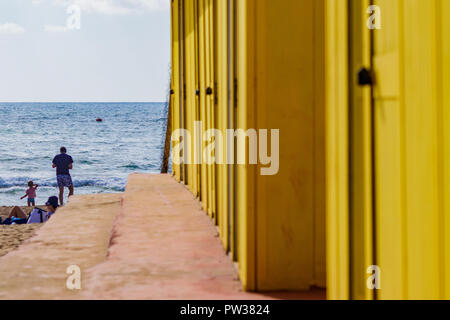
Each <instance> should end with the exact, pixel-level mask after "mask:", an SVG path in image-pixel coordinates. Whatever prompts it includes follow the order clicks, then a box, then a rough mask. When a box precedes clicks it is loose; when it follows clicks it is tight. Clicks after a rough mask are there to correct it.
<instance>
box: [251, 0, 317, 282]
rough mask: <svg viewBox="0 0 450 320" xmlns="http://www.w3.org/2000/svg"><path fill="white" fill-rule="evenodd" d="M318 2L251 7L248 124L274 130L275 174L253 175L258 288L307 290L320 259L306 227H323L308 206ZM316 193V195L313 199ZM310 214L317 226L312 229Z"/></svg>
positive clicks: (313, 180)
mask: <svg viewBox="0 0 450 320" xmlns="http://www.w3.org/2000/svg"><path fill="white" fill-rule="evenodd" d="M319 4H320V1H310V0H296V1H282V2H275V1H269V0H267V1H265V0H259V1H258V2H257V4H256V17H257V18H256V29H257V33H256V34H255V37H256V44H255V48H256V51H255V52H256V53H257V54H256V55H255V63H256V70H255V73H256V79H257V83H256V88H255V106H256V108H257V110H256V124H257V128H268V129H280V144H279V147H280V168H279V172H278V173H277V174H276V175H273V176H263V175H261V174H259V172H257V176H256V182H255V183H256V199H257V201H256V213H257V216H256V230H257V232H256V233H257V234H256V237H257V240H256V241H257V288H258V290H274V289H286V290H305V289H308V288H309V287H310V285H312V284H316V283H315V282H316V281H315V279H314V277H315V255H316V254H317V255H323V256H324V255H325V253H324V252H325V249H324V246H325V244H324V243H323V251H322V247H320V248H318V249H317V248H315V244H317V243H316V241H315V233H316V231H317V230H315V229H314V226H316V227H322V228H324V227H325V226H324V224H323V222H324V219H323V220H320V218H321V215H322V214H324V209H323V210H322V211H320V208H321V207H319V206H318V207H316V206H315V196H316V195H315V191H316V189H315V188H316V187H319V186H320V183H321V181H322V180H320V179H316V175H315V172H316V171H315V169H316V166H320V165H321V164H322V162H321V159H320V152H319V150H317V152H316V150H315V149H316V148H320V147H321V145H323V144H321V142H322V140H321V139H320V136H322V137H323V136H324V135H323V134H321V135H318V134H317V133H321V132H323V130H324V123H323V121H318V122H317V123H316V122H315V120H316V116H319V115H320V114H323V113H322V108H323V103H322V102H321V101H323V100H322V99H321V98H322V97H323V87H322V83H317V82H316V80H317V79H320V77H322V75H321V74H320V73H319V72H317V71H316V69H315V67H316V66H317V65H320V63H323V60H320V57H321V56H322V55H321V54H317V53H316V51H315V46H316V45H317V43H316V40H317V39H321V38H323V19H322V24H315V19H314V18H315V6H319ZM299 14H301V18H299ZM317 59H319V61H318V60H317ZM316 63H318V64H316ZM322 78H323V77H322ZM269 137H270V134H269ZM316 138H317V140H318V141H319V142H317V143H316ZM322 155H323V153H322ZM316 156H318V157H319V158H316ZM259 168H261V166H259ZM324 169H325V165H324V164H323V167H322V168H321V171H322V172H323V171H324ZM323 194H324V190H323V191H322V190H319V191H318V193H317V196H319V197H320V196H321V195H323ZM315 209H317V210H315ZM315 217H317V218H318V220H319V221H322V223H317V224H316V225H315V222H316V221H315V220H316V219H315ZM323 235H324V233H323ZM316 249H317V250H316ZM322 262H324V259H322ZM281 270H283V272H280V271H281ZM299 270H301V272H298V271H299Z"/></svg>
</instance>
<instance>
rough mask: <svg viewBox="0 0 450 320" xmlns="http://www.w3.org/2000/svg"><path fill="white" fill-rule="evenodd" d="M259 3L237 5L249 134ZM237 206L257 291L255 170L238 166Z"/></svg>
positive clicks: (242, 254)
mask: <svg viewBox="0 0 450 320" xmlns="http://www.w3.org/2000/svg"><path fill="white" fill-rule="evenodd" d="M258 1H259V0H249V1H237V20H238V23H237V28H238V30H237V32H236V34H237V43H238V45H237V77H238V79H239V81H238V89H237V94H238V106H237V128H240V129H242V130H244V131H247V130H248V129H249V128H254V127H255V121H254V118H255V113H256V111H255V110H256V106H255V91H254V85H255V84H254V81H255V77H254V74H255V73H254V69H255V59H253V57H254V56H255V55H256V46H255V44H254V42H255V34H256V29H255V23H254V19H256V14H255V6H256V4H257V2H258ZM236 170H237V183H236V188H237V192H236V195H237V196H236V206H237V219H238V223H237V228H238V230H237V232H238V253H237V257H238V262H239V275H240V279H241V281H242V285H243V288H244V289H245V290H249V291H253V290H255V289H256V261H255V260H256V252H255V251H256V249H255V247H256V241H255V238H256V236H255V233H256V230H255V216H256V210H255V203H256V199H255V194H256V192H255V189H256V184H255V176H256V167H255V166H251V165H249V164H248V163H247V164H245V165H237V166H236Z"/></svg>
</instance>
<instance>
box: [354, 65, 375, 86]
mask: <svg viewBox="0 0 450 320" xmlns="http://www.w3.org/2000/svg"><path fill="white" fill-rule="evenodd" d="M358 84H359V85H360V86H368V85H372V84H373V78H372V72H370V71H369V70H367V69H366V68H361V69H360V70H359V71H358Z"/></svg>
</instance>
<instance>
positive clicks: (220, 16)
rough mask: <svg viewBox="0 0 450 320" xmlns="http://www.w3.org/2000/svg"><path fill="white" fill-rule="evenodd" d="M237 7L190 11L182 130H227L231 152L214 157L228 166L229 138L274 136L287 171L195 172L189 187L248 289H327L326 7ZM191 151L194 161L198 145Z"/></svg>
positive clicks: (219, 0)
mask: <svg viewBox="0 0 450 320" xmlns="http://www.w3.org/2000/svg"><path fill="white" fill-rule="evenodd" d="M179 1H181V0H179ZM230 1H231V0H216V1H213V0H185V1H183V6H184V10H183V11H182V12H184V15H183V18H184V21H183V26H184V36H183V37H182V38H183V41H182V44H183V45H184V54H183V56H182V59H181V63H184V68H181V69H180V70H184V71H185V74H184V77H181V78H182V82H183V86H184V85H185V86H186V103H185V108H184V109H182V110H184V115H185V120H184V125H183V126H184V127H185V128H186V129H188V130H189V131H191V132H193V131H192V130H193V122H194V121H195V120H197V119H202V120H203V119H204V120H205V125H204V127H203V131H205V130H208V129H210V128H217V129H218V130H220V131H221V132H222V133H223V136H224V138H225V140H224V142H225V144H224V145H223V149H222V150H216V156H217V153H218V152H219V151H221V153H219V154H222V155H223V156H224V158H225V159H226V155H227V153H226V151H227V150H226V146H227V141H226V134H225V133H226V132H225V130H226V129H227V128H232V127H233V126H234V125H236V127H237V128H240V129H244V130H247V129H249V128H254V129H259V128H261V129H269V132H268V133H269V136H268V139H269V140H270V134H271V131H270V130H271V129H280V131H281V135H280V148H281V149H280V150H281V154H280V162H281V167H280V171H279V172H278V174H277V175H274V176H262V175H261V174H260V170H261V169H262V167H260V166H255V165H249V164H247V165H233V166H231V165H226V164H216V165H202V166H200V167H199V166H195V165H187V166H186V167H187V172H186V175H185V179H184V181H185V183H187V185H188V186H189V188H190V189H191V190H192V191H193V193H194V194H198V195H200V198H201V200H202V202H203V207H204V209H205V210H207V211H208V213H209V214H210V215H211V216H212V217H213V218H214V219H215V221H216V222H217V223H218V228H219V233H220V237H221V240H222V242H223V245H224V247H225V249H226V250H227V251H231V253H232V257H233V258H234V259H236V260H237V262H238V265H239V273H240V277H241V280H242V283H243V286H244V288H245V289H247V290H259V291H265V290H283V289H286V290H299V289H308V288H309V287H310V286H312V285H317V286H324V285H325V126H324V121H325V120H324V119H325V112H324V94H323V91H324V84H325V78H324V76H325V70H324V64H323V62H324V59H325V56H324V39H325V38H324V28H323V27H324V23H323V20H324V19H325V15H324V2H322V1H313V0H300V1H299V0H296V1H284V2H282V3H275V2H273V1H267V0H265V1H262V0H259V1H255V0H252V1H233V2H230ZM175 5H176V2H173V6H175ZM234 6H236V9H234ZM229 8H230V9H231V10H230V11H228V9H229ZM174 12H175V13H176V12H177V10H174ZM298 12H301V13H302V17H304V19H298ZM174 19H176V16H175V18H174ZM234 21H235V22H234ZM229 23H232V24H233V25H232V26H231V25H229ZM234 23H235V24H234ZM174 27H175V26H174ZM234 27H236V28H237V32H236V33H234V32H233V28H234ZM305 31H306V32H305ZM229 32H231V33H230V34H229ZM174 35H175V33H174ZM293 38H295V39H296V40H295V41H292V39H293ZM173 46H174V48H175V41H174V43H173ZM230 46H231V47H230ZM229 48H230V49H231V50H230V51H229V50H228V49H229ZM175 59H176V55H175V54H173V60H174V61H173V74H175V77H177V67H178V68H180V66H179V65H178V64H177V62H176V61H175ZM180 74H181V72H178V78H180ZM230 77H231V78H230ZM234 77H235V78H236V79H237V91H234V85H233V84H234V79H233V78H234ZM256 79H257V80H256ZM255 80H256V81H255ZM197 86H198V87H199V88H200V95H199V96H198V97H196V96H195V94H194V92H195V89H196V88H197ZM208 87H210V88H212V90H213V94H212V95H206V88H208ZM234 94H236V95H237V100H236V101H237V104H236V105H235V103H234ZM180 117H182V114H175V115H174V118H176V119H175V120H177V119H178V120H180ZM181 122H182V123H183V119H181ZM204 146H205V144H204ZM190 149H191V150H190V151H191V152H189V153H188V154H189V155H190V156H191V160H192V157H193V153H194V152H195V144H194V143H192V144H191V146H190ZM270 150H271V149H270V143H269V151H270ZM269 156H270V153H269ZM280 191H281V192H280Z"/></svg>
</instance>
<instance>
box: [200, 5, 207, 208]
mask: <svg viewBox="0 0 450 320" xmlns="http://www.w3.org/2000/svg"><path fill="white" fill-rule="evenodd" d="M198 7H199V10H198V26H199V27H198V33H199V39H198V46H199V70H198V71H199V90H200V98H199V104H200V107H199V111H200V121H201V136H202V150H205V148H206V142H205V140H204V139H203V134H204V133H205V132H206V130H207V123H208V120H207V106H206V99H207V98H206V87H207V83H206V55H207V52H206V50H207V47H206V27H207V24H206V21H207V13H208V11H207V8H208V7H207V0H199V2H198ZM201 157H202V158H201V165H200V166H201V169H200V170H201V191H200V199H201V201H202V207H203V210H205V211H206V212H207V211H208V189H209V184H208V166H207V164H206V162H205V159H204V157H203V154H202V155H201Z"/></svg>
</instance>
